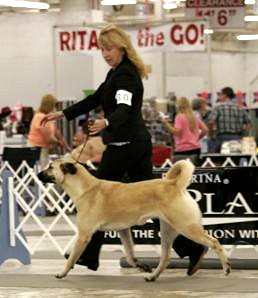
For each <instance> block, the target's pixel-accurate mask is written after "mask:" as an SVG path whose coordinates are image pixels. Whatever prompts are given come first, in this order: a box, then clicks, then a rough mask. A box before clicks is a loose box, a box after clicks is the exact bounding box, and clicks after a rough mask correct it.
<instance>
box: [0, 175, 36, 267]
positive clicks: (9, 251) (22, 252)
mask: <svg viewBox="0 0 258 298" xmlns="http://www.w3.org/2000/svg"><path fill="white" fill-rule="evenodd" d="M2 177H3V189H2V193H3V196H2V208H1V214H0V265H1V264H2V263H3V262H4V261H6V260H7V259H11V258H12V259H17V260H19V261H20V262H21V263H22V264H24V265H28V264H30V263H31V258H30V253H29V252H28V250H27V249H26V248H25V247H24V245H23V244H22V242H21V241H20V240H19V239H18V238H17V237H16V236H14V237H15V238H14V240H15V241H14V246H12V245H11V241H10V240H11V239H10V219H9V208H10V205H9V193H8V189H9V185H8V184H9V178H10V177H12V173H11V172H10V171H9V170H4V171H3V173H2ZM13 214H14V223H15V224H14V226H15V228H16V227H17V226H18V225H19V215H18V206H17V204H16V201H15V200H14V210H13ZM19 233H20V234H21V235H22V237H23V238H24V239H25V241H26V238H25V235H24V234H23V232H22V231H20V232H19Z"/></svg>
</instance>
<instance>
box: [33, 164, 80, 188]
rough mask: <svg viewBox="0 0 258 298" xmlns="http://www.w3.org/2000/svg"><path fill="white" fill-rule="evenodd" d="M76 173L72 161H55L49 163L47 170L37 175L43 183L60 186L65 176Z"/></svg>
mask: <svg viewBox="0 0 258 298" xmlns="http://www.w3.org/2000/svg"><path fill="white" fill-rule="evenodd" d="M76 173H77V168H76V163H75V162H74V161H72V160H65V159H57V160H55V161H53V162H51V163H50V164H49V166H48V168H47V169H45V170H43V171H42V172H40V173H39V174H38V178H39V180H41V181H42V182H43V183H56V184H62V183H63V182H64V180H65V176H66V175H75V174H76Z"/></svg>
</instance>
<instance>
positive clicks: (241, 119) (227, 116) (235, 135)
mask: <svg viewBox="0 0 258 298" xmlns="http://www.w3.org/2000/svg"><path fill="white" fill-rule="evenodd" d="M234 97H235V94H234V91H233V89H232V88H231V87H225V88H223V89H222V90H221V95H220V103H219V104H218V105H217V106H216V107H215V108H214V109H213V110H212V112H211V114H210V116H209V126H210V128H211V129H213V130H216V148H215V152H220V148H221V145H222V143H223V142H225V141H231V140H240V139H241V137H242V136H244V135H245V134H246V133H247V132H248V131H249V130H250V129H251V120H250V117H249V115H248V113H247V112H246V110H245V109H244V108H243V107H240V106H239V105H237V104H235V103H234V102H233V99H234Z"/></svg>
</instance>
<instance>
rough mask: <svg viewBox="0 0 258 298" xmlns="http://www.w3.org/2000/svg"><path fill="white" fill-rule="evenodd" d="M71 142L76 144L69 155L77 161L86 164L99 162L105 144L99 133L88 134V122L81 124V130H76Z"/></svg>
mask: <svg viewBox="0 0 258 298" xmlns="http://www.w3.org/2000/svg"><path fill="white" fill-rule="evenodd" d="M73 144H74V145H77V147H75V148H74V149H73V150H72V152H71V156H72V157H73V158H74V159H75V160H76V161H78V162H80V163H82V164H87V165H92V164H93V165H94V164H99V163H100V161H101V158H102V154H103V151H104V150H105V145H104V144H103V142H102V138H101V136H100V135H93V136H90V135H89V130H88V122H87V121H86V122H85V123H84V124H83V125H82V132H78V133H77V134H76V135H75V136H74V138H73Z"/></svg>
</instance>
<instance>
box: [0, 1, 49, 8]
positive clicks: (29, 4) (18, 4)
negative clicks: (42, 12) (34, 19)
mask: <svg viewBox="0 0 258 298" xmlns="http://www.w3.org/2000/svg"><path fill="white" fill-rule="evenodd" d="M0 6H9V7H14V8H34V9H48V8H49V7H50V5H49V4H48V3H43V2H33V1H16V0H9V1H8V0H0Z"/></svg>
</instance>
